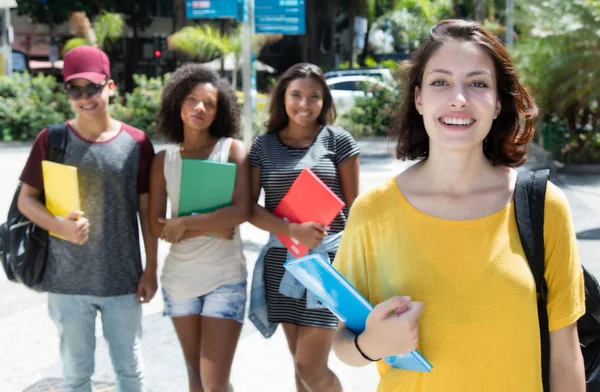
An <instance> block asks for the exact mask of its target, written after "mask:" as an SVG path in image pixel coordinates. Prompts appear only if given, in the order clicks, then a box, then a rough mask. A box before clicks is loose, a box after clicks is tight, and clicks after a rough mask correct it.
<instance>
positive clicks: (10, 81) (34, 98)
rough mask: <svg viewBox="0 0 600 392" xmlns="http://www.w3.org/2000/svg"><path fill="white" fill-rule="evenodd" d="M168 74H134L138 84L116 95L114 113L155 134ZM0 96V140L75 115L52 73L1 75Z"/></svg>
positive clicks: (18, 136) (31, 133) (32, 132)
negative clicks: (155, 76) (157, 114)
mask: <svg viewBox="0 0 600 392" xmlns="http://www.w3.org/2000/svg"><path fill="white" fill-rule="evenodd" d="M169 76H170V75H169V74H165V75H164V76H163V77H162V78H148V77H146V76H145V75H134V76H133V79H134V81H135V83H136V88H135V89H134V90H133V91H132V92H131V93H127V94H125V97H119V96H117V97H114V102H113V103H112V104H111V106H110V112H111V116H112V117H114V118H116V119H117V120H120V121H123V122H126V123H128V124H130V125H132V126H134V127H136V128H139V129H141V130H143V131H145V132H147V133H149V134H152V133H153V130H154V127H155V126H156V113H157V112H158V108H159V106H160V99H161V94H162V89H163V86H164V84H165V83H166V81H167V80H168V78H169ZM0 96H1V97H2V98H0V138H1V139H0V140H7V141H8V140H28V139H33V138H34V137H35V136H36V135H37V134H38V132H39V131H40V130H42V129H43V128H46V127H47V126H48V125H50V124H56V123H61V122H64V121H66V120H67V119H69V118H73V116H74V113H73V111H72V109H71V104H70V103H69V100H68V98H67V96H66V94H65V93H64V91H62V85H61V84H60V83H58V82H57V81H56V79H55V78H54V77H53V76H44V75H37V76H35V77H31V76H29V75H28V74H14V75H12V76H1V77H0Z"/></svg>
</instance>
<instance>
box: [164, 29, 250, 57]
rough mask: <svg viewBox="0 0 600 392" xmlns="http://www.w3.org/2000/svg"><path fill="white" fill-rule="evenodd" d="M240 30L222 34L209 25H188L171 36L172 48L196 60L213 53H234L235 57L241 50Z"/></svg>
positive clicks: (213, 54)
mask: <svg viewBox="0 0 600 392" xmlns="http://www.w3.org/2000/svg"><path fill="white" fill-rule="evenodd" d="M239 33H240V31H239V30H236V31H235V32H234V33H232V34H231V35H228V34H222V33H221V31H220V30H219V29H216V28H214V27H212V26H210V25H202V26H188V27H184V28H183V29H181V30H179V31H178V32H177V33H175V34H173V35H172V36H171V46H172V48H173V49H174V50H176V51H178V52H181V53H184V54H185V55H186V56H188V57H190V58H192V59H197V60H208V59H212V58H214V57H215V55H227V54H229V53H234V54H235V55H236V58H237V57H239V54H240V53H241V50H242V43H241V35H240V34H239Z"/></svg>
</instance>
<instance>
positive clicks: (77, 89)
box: [65, 82, 108, 101]
mask: <svg viewBox="0 0 600 392" xmlns="http://www.w3.org/2000/svg"><path fill="white" fill-rule="evenodd" d="M107 84H108V82H104V83H103V84H95V83H90V84H86V85H85V86H73V85H71V84H69V83H67V84H65V89H66V91H67V96H68V97H69V99H71V100H73V101H76V100H78V99H81V97H83V95H84V94H85V95H86V96H87V97H88V98H92V97H96V96H98V95H100V93H101V92H102V90H103V89H104V87H106V85H107Z"/></svg>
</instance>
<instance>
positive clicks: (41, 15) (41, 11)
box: [17, 0, 114, 25]
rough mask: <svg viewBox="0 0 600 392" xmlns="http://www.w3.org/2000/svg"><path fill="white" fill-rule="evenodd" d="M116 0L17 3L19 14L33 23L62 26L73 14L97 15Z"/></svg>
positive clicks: (57, 0) (25, 1)
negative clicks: (27, 17) (82, 12)
mask: <svg viewBox="0 0 600 392" xmlns="http://www.w3.org/2000/svg"><path fill="white" fill-rule="evenodd" d="M113 2H114V0H108V1H107V0H105V1H87V0H49V1H48V3H47V4H43V3H42V2H40V1H39V0H19V1H17V13H18V14H19V15H27V16H29V17H30V18H31V19H32V22H33V23H53V24H55V25H58V24H61V23H63V22H64V21H66V20H67V19H68V18H69V15H71V12H73V11H74V10H76V11H85V13H86V14H87V15H96V14H97V13H98V12H99V10H100V9H101V8H104V7H107V6H109V5H112V3H113Z"/></svg>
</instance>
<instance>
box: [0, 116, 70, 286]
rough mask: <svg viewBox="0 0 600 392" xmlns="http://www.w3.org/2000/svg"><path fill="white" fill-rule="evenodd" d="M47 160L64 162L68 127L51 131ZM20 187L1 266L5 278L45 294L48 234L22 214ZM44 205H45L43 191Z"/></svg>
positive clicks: (0, 245) (0, 241)
mask: <svg viewBox="0 0 600 392" xmlns="http://www.w3.org/2000/svg"><path fill="white" fill-rule="evenodd" d="M48 132H49V139H50V143H49V151H48V160H50V161H54V162H63V159H64V154H65V149H66V147H67V139H68V138H67V125H66V124H64V123H63V124H56V125H50V126H49V127H48ZM20 192H21V183H19V185H18V186H17V190H16V192H15V195H14V197H13V200H12V203H11V205H10V209H9V210H8V217H7V219H6V223H4V224H2V225H0V262H1V263H2V266H3V267H4V272H5V273H6V277H7V278H8V279H9V280H10V281H12V282H18V283H22V284H24V285H25V286H27V287H29V288H30V289H32V290H35V291H42V289H41V288H40V284H41V283H42V280H43V279H44V272H45V270H46V261H47V255H48V232H47V231H46V230H44V229H42V228H41V227H39V226H37V225H36V224H35V223H33V222H31V221H30V220H29V219H27V217H26V216H25V215H23V214H22V213H21V211H19V208H18V207H17V200H18V199H19V193H20ZM41 201H42V203H43V202H44V195H43V190H42V194H41Z"/></svg>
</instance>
